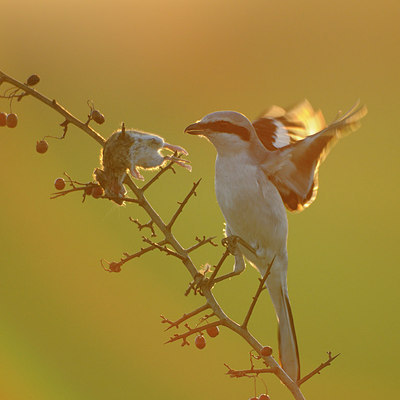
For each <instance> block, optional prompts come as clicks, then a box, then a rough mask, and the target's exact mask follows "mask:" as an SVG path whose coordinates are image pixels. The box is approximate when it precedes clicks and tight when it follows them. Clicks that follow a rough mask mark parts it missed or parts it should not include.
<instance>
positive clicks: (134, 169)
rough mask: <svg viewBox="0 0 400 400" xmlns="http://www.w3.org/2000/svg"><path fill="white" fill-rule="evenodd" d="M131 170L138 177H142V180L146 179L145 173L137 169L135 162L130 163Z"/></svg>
mask: <svg viewBox="0 0 400 400" xmlns="http://www.w3.org/2000/svg"><path fill="white" fill-rule="evenodd" d="M130 164H131V165H130V167H129V171H130V172H131V174H132V176H133V177H134V178H136V179H140V180H141V181H143V180H144V177H143V175H142V174H141V173H140V172H139V171H138V170H137V167H136V165H135V164H134V163H132V162H131V163H130Z"/></svg>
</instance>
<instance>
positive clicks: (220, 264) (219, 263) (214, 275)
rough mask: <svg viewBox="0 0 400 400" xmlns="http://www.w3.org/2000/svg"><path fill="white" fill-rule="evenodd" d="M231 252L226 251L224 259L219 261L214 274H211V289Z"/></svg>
mask: <svg viewBox="0 0 400 400" xmlns="http://www.w3.org/2000/svg"><path fill="white" fill-rule="evenodd" d="M229 254H230V251H229V250H228V249H226V250H225V252H224V254H222V257H221V258H220V260H219V261H218V264H217V265H216V266H215V268H214V271H213V273H212V274H211V276H210V278H209V280H208V285H209V287H212V285H213V283H214V282H215V277H216V276H217V274H218V272H219V270H220V269H221V267H222V264H223V263H224V261H225V260H226V258H227V257H228V256H229Z"/></svg>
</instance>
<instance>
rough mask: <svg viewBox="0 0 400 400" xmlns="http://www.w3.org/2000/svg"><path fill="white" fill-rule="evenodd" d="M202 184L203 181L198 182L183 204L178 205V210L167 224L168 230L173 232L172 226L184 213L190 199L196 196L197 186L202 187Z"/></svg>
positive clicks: (194, 184)
mask: <svg viewBox="0 0 400 400" xmlns="http://www.w3.org/2000/svg"><path fill="white" fill-rule="evenodd" d="M200 182H201V179H199V180H198V181H197V182H195V183H193V187H192V189H191V190H190V192H189V193H188V194H187V195H186V197H185V199H184V200H183V201H182V202H181V203H178V204H179V207H178V209H177V210H176V212H175V214H174V215H173V216H172V218H171V220H170V221H169V222H168V224H167V229H168V230H171V228H172V225H173V224H174V223H175V221H176V219H177V218H178V217H179V215H180V214H181V213H182V211H183V208H184V207H185V206H186V204H187V202H188V201H189V199H190V198H191V197H192V196H196V189H197V186H199V185H200Z"/></svg>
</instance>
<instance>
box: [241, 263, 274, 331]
mask: <svg viewBox="0 0 400 400" xmlns="http://www.w3.org/2000/svg"><path fill="white" fill-rule="evenodd" d="M274 261H275V256H274V258H273V259H272V261H271V262H270V264H269V265H268V269H267V271H266V272H265V274H264V276H263V278H262V279H260V284H259V285H258V289H257V292H256V294H255V296H254V297H253V301H252V302H251V305H250V308H249V311H247V314H246V317H245V319H244V321H243V323H242V328H244V329H247V324H248V323H249V319H250V317H251V314H252V313H253V310H254V307H255V305H256V303H257V300H258V298H259V297H260V294H261V292H262V291H263V290H264V285H265V281H266V280H267V278H268V275H269V273H270V271H271V268H272V264H273V263H274Z"/></svg>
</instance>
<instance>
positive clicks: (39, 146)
mask: <svg viewBox="0 0 400 400" xmlns="http://www.w3.org/2000/svg"><path fill="white" fill-rule="evenodd" d="M48 148H49V145H48V143H47V142H46V141H45V140H41V141H40V142H39V141H38V142H36V151H37V152H38V153H40V154H43V153H46V151H47V149H48Z"/></svg>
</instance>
